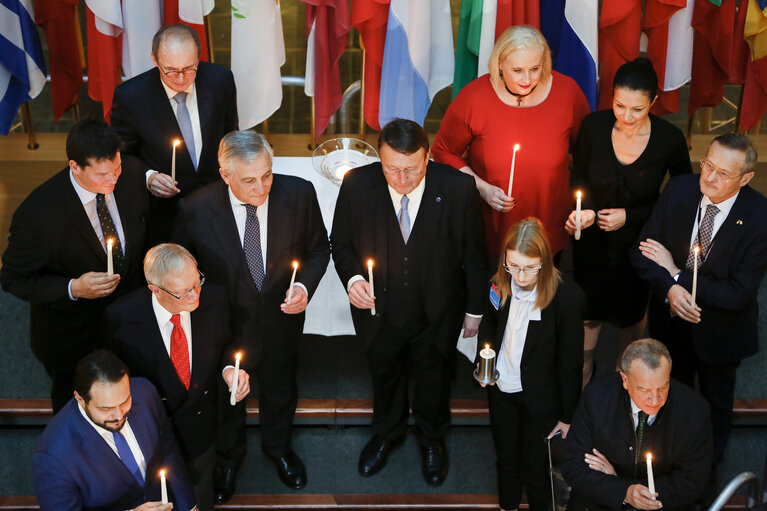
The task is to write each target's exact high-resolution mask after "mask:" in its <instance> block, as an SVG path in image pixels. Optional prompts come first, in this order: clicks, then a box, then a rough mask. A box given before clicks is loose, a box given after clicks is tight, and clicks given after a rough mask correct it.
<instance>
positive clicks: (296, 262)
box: [288, 261, 298, 303]
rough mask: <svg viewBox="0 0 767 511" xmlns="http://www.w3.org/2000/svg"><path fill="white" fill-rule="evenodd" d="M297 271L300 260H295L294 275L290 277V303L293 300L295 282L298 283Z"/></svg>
mask: <svg viewBox="0 0 767 511" xmlns="http://www.w3.org/2000/svg"><path fill="white" fill-rule="evenodd" d="M296 271H298V261H293V276H292V277H290V287H289V288H288V303H290V302H291V300H293V284H295V283H296Z"/></svg>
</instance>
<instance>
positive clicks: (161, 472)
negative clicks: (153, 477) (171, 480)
mask: <svg viewBox="0 0 767 511" xmlns="http://www.w3.org/2000/svg"><path fill="white" fill-rule="evenodd" d="M160 477H165V469H162V470H160Z"/></svg>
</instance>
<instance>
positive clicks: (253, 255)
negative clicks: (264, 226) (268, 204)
mask: <svg viewBox="0 0 767 511" xmlns="http://www.w3.org/2000/svg"><path fill="white" fill-rule="evenodd" d="M244 206H245V209H246V210H247V212H248V216H247V218H246V219H245V241H244V243H243V244H242V249H243V251H244V252H245V260H246V261H247V263H248V269H249V270H250V276H251V277H253V283H254V284H255V285H256V287H257V288H258V290H259V291H261V286H262V285H263V284H264V279H265V278H266V273H265V272H264V258H263V256H262V254H261V226H260V225H259V222H258V216H257V215H256V211H258V208H257V207H256V206H253V205H251V204H244Z"/></svg>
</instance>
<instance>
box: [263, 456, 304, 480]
mask: <svg viewBox="0 0 767 511" xmlns="http://www.w3.org/2000/svg"><path fill="white" fill-rule="evenodd" d="M269 458H271V460H272V461H273V462H274V465H275V466H276V467H277V475H278V476H280V480H281V481H282V482H283V483H285V486H287V487H288V488H290V489H291V490H300V489H301V488H303V487H304V486H306V468H305V467H304V463H303V462H302V461H301V458H299V457H298V455H297V454H296V453H294V452H293V451H290V452H289V453H288V454H287V456H283V457H282V458H276V457H273V456H269Z"/></svg>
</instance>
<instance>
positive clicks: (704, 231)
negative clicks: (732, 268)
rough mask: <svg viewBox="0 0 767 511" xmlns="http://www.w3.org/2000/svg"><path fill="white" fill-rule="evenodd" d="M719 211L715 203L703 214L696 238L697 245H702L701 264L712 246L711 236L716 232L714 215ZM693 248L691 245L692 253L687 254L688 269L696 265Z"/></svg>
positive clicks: (707, 207)
mask: <svg viewBox="0 0 767 511" xmlns="http://www.w3.org/2000/svg"><path fill="white" fill-rule="evenodd" d="M717 213H719V208H717V207H716V206H715V205H714V204H709V205H708V206H706V214H705V215H703V221H702V222H701V223H700V227H699V228H698V235H697V236H696V240H697V245H698V246H699V247H700V254H699V255H698V257H699V258H700V260H699V261H698V265H699V266H700V261H701V260H705V259H706V256H707V255H708V249H709V248H711V238H712V236H713V234H714V217H716V214H717ZM693 248H694V247H690V253H689V254H688V255H687V263H686V264H685V269H687V270H692V269H693V267H694V266H693V265H694V264H695V251H694V250H693Z"/></svg>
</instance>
